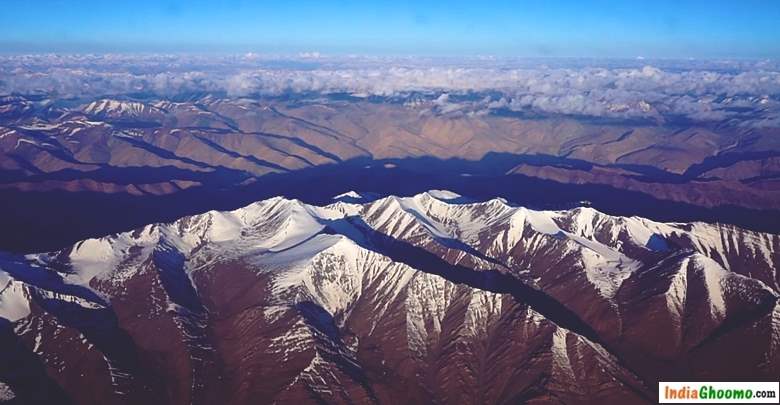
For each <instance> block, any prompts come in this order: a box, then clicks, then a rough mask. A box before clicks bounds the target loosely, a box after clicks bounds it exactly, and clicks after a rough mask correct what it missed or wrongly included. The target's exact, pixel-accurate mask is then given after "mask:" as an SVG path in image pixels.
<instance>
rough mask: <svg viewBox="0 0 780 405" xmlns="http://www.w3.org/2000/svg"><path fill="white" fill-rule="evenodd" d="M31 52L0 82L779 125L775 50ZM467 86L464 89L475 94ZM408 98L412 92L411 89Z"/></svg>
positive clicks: (10, 63) (10, 62) (63, 94)
mask: <svg viewBox="0 0 780 405" xmlns="http://www.w3.org/2000/svg"><path fill="white" fill-rule="evenodd" d="M312 54H315V53H311V54H309V53H307V54H306V55H299V56H298V57H296V58H281V57H265V56H260V55H255V54H247V55H240V56H219V57H216V56H166V55H152V56H128V55H85V56H67V55H66V56H60V55H33V56H6V57H0V94H8V93H21V94H46V95H50V96H51V97H57V98H95V97H114V96H126V95H133V94H153V95H156V96H159V97H176V96H179V95H182V94H191V93H200V92H213V93H224V94H226V95H227V96H229V97H262V96H277V95H283V94H309V95H311V94H314V95H327V94H333V93H349V94H352V95H355V96H358V97H368V96H379V97H394V98H398V97H412V96H414V97H417V98H419V97H422V98H423V100H426V98H427V103H426V102H422V103H419V104H420V105H428V106H429V107H430V108H432V109H433V110H435V111H437V112H439V113H445V114H451V113H458V112H461V113H485V112H489V111H495V110H507V111H515V112H523V113H543V114H569V115H578V116H591V117H610V118H646V119H662V118H663V117H683V118H687V119H690V120H695V121H723V120H729V119H732V120H738V121H739V123H740V124H749V125H760V126H778V124H779V123H780V118H779V117H780V68H779V66H778V65H777V63H775V62H768V61H754V62H745V61H741V62H740V61H737V62H734V61H648V60H632V61H625V60H624V61H610V60H601V61H599V60H511V59H500V60H497V59H493V58H489V57H485V58H473V59H468V60H448V59H436V60H434V59H424V58H366V57H341V58H329V57H326V56H323V55H320V54H316V55H317V57H316V58H314V57H312V56H311V55H312ZM467 96H468V97H467ZM407 101H408V100H407Z"/></svg>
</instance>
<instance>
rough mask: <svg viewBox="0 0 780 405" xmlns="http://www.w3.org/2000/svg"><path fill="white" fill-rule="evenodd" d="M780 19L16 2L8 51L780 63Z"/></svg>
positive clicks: (729, 7)
mask: <svg viewBox="0 0 780 405" xmlns="http://www.w3.org/2000/svg"><path fill="white" fill-rule="evenodd" d="M217 3H219V4H217ZM779 22H780V1H778V0H722V1H719V0H710V1H684V0H678V1H658V0H656V1H649V0H648V1H598V0H578V1H577V0H573V1H489V0H487V1H485V0H483V1H471V2H464V1H446V2H445V1H439V2H435V1H424V0H420V1H408V2H407V1H398V0H396V1H324V0H323V1H252V2H250V1H238V0H233V1H230V0H228V1H221V2H218V1H199V0H191V1H152V0H135V1H132V2H116V1H93V0H72V1H55V0H49V1H42V0H26V1H18V0H4V1H2V2H0V52H11V53H18V52H49V51H54V52H230V53H232V52H249V51H254V52H264V53H281V54H294V53H297V52H304V51H318V52H321V53H326V54H351V53H356V54H379V55H432V56H439V55H441V56H470V55H496V56H585V57H636V56H645V57H668V58H688V57H694V58H709V57H711V58H724V57H738V58H780V28H778V27H779V26H780V23H779Z"/></svg>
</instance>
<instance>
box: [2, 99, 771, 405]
mask: <svg viewBox="0 0 780 405" xmlns="http://www.w3.org/2000/svg"><path fill="white" fill-rule="evenodd" d="M93 107H94V108H93ZM90 108H91V109H92V110H100V109H101V108H103V105H102V104H95V105H94V106H92V107H90ZM169 108H170V107H168V106H158V107H154V108H150V109H146V108H142V107H138V108H135V107H132V108H131V110H132V111H133V112H134V113H135V112H139V113H140V114H143V115H145V116H146V115H147V114H148V116H149V117H151V116H154V115H155V114H157V113H158V111H161V110H163V109H164V110H168V109H169ZM312 108H314V107H312ZM320 108H322V107H317V109H320ZM113 111H115V110H113ZM123 111H129V110H127V109H125V110H123ZM264 111H267V114H282V113H280V112H274V111H273V110H272V109H269V110H264ZM163 116H164V114H163ZM334 120H335V118H334ZM85 122H86V121H85ZM284 122H287V123H288V125H301V127H300V128H304V127H305V128H308V129H307V130H308V131H310V132H309V133H310V134H311V137H312V138H313V139H315V138H316V139H321V140H322V141H323V142H324V140H325V139H326V138H327V137H330V136H331V135H332V137H333V142H337V139H336V138H338V137H339V135H337V134H335V133H331V132H329V130H326V129H322V128H320V127H311V126H309V125H312V124H305V125H304V124H303V123H301V121H297V120H295V119H285V120H284ZM307 122H308V120H307ZM295 123H298V124H295ZM103 125H106V124H95V125H94V127H91V129H90V128H84V129H82V130H81V131H84V135H83V136H107V135H101V131H102V130H99V128H101V127H102V126H103ZM111 125H112V126H113V125H115V124H111ZM231 125H232V124H231ZM58 128H59V127H58ZM96 128H97V129H96ZM300 130H301V131H303V129H300ZM13 131H21V132H24V131H25V130H23V129H22V130H17V129H15V130H13ZM30 131H31V132H24V133H25V134H28V135H24V136H28V137H29V136H30V135H29V133H37V132H40V131H39V130H35V131H33V130H30ZM36 131H37V132H36ZM57 131H62V129H57ZM161 131H162V130H161ZM78 132H80V131H77V133H76V134H75V136H78ZM323 132H324V133H323ZM9 134H10V135H9ZM315 134H318V135H315ZM327 134H330V135H327ZM6 136H11V137H16V136H18V135H13V133H7V134H6ZM111 136H112V137H113V138H111V139H112V140H111V141H110V142H109V143H115V144H116V145H117V148H112V149H109V150H105V152H106V154H104V155H100V154H98V153H97V152H96V151H93V153H95V154H94V155H90V153H88V152H87V151H84V152H83V155H78V153H74V154H72V155H67V156H80V157H79V158H78V161H79V162H83V161H84V160H85V158H84V157H86V156H103V158H104V160H111V159H113V157H111V156H114V155H113V153H115V152H116V151H118V150H119V149H118V147H119V145H120V144H123V143H124V144H129V145H123V146H122V147H123V148H126V150H127V151H133V152H134V153H151V152H149V150H150V147H149V146H145V147H134V146H132V145H134V144H133V143H132V142H135V139H144V141H138V142H144V145H148V141H147V140H146V139H152V138H151V137H152V135H149V134H146V135H143V136H138V137H135V136H133V135H123V136H117V135H116V134H114V135H111ZM147 136H148V137H150V138H145V137H147ZM204 136H205V135H204ZM169 137H170V138H169ZM174 137H175V135H173V134H170V133H168V134H167V135H166V136H165V137H162V136H161V138H159V139H163V138H166V139H172V138H174ZM181 137H182V138H179V139H185V138H186V139H188V140H189V141H188V142H197V141H196V140H195V139H196V137H197V136H196V135H192V134H187V135H185V134H184V132H182V135H181ZM4 138H5V137H4ZM247 138H249V137H247ZM257 138H258V139H257V140H255V141H258V142H260V141H259V139H263V138H262V137H260V136H258V137H257ZM628 138H630V136H629V137H628ZM14 139H28V138H14ZM77 139H78V138H77ZM125 139H128V140H129V139H133V141H132V142H130V141H126V140H125ZM204 139H205V138H204ZM250 139H254V138H250ZM36 140H37V142H39V147H38V149H39V150H40V151H45V150H48V149H47V148H48V147H46V146H43V145H41V144H42V143H43V142H44V141H43V139H41V138H36ZM4 141H5V139H4ZM338 141H339V142H341V140H338ZM253 142H254V141H253ZM280 142H286V141H282V140H280ZM311 142H313V141H311ZM21 143H22V144H24V143H25V142H21ZM63 144H64V143H63ZM207 144H208V143H207V142H203V145H207ZM307 144H310V141H307ZM350 145H352V148H354V149H349V147H346V146H345V148H346V149H344V150H348V151H351V152H343V153H353V152H354V153H355V154H359V153H360V152H359V151H360V147H361V142H359V141H358V140H355V142H354V143H351V144H350ZM61 146H62V145H61ZM389 146H390V145H388V147H389ZM24 147H25V148H26V147H27V146H24ZM55 148H58V147H57V146H55ZM204 148H206V146H204ZM171 149H175V148H174V147H173V146H171ZM304 149H305V150H307V151H308V153H310V155H307V156H309V157H310V158H312V159H314V158H315V156H320V157H321V158H322V159H325V158H326V157H325V155H323V154H321V153H320V154H319V155H318V154H316V153H314V151H312V150H311V149H309V148H306V147H302V149H301V150H299V151H300V152H301V153H304V152H303V150H304ZM57 150H60V149H57ZM152 150H156V149H152ZM41 153H43V152H41ZM222 154H224V152H222ZM158 155H162V154H161V153H158ZM50 156H56V155H55V154H52V155H50ZM168 156H169V158H170V159H171V160H176V161H177V162H178V163H179V164H181V165H182V167H185V166H186V165H185V163H186V162H184V161H182V160H181V159H183V158H181V157H179V158H175V159H174V158H171V157H170V155H168ZM109 157H111V158H109ZM54 160H55V159H54V158H52V159H51V160H49V162H53V161H54ZM61 161H62V162H67V160H66V159H64V156H63V159H61ZM117 161H119V160H117ZM239 161H242V159H241V158H236V159H235V160H234V161H233V162H234V163H236V164H237V162H239ZM284 161H285V162H293V161H297V162H300V160H296V159H294V158H291V159H289V160H284ZM40 162H43V160H41V161H40ZM193 162H196V161H195V160H194V159H193V161H192V162H189V163H188V164H190V165H191V166H186V167H189V170H193V171H197V170H201V169H203V170H206V169H207V168H203V167H200V166H198V165H197V164H195V163H193ZM197 162H202V160H198V161H197ZM244 162H245V163H246V164H247V165H249V164H250V163H249V162H250V160H248V159H247V160H244ZM281 162H282V160H280V161H279V162H278V163H281ZM69 164H72V165H74V166H78V165H81V164H82V163H78V164H77V163H74V162H70V163H69ZM36 167H39V166H36ZM257 167H260V166H259V165H257ZM258 170H259V169H258ZM7 231H8V232H10V231H11V230H7ZM779 252H780V236H778V235H776V234H771V233H761V232H757V231H751V230H746V229H742V228H739V227H736V226H733V225H726V224H709V223H703V222H691V223H683V222H657V221H653V220H650V219H646V218H642V217H639V216H613V215H607V214H605V213H602V212H600V211H598V210H596V209H594V208H591V207H587V206H578V207H572V208H569V209H558V210H544V209H531V208H527V207H524V206H519V205H516V204H513V203H511V202H509V201H507V200H505V199H501V198H493V199H487V200H476V199H473V198H470V197H468V196H463V195H460V194H457V193H454V192H451V191H441V190H432V191H427V192H423V193H419V194H416V195H413V196H409V197H400V196H392V195H391V196H381V195H378V194H376V193H361V192H348V193H344V194H341V195H338V196H336V197H335V198H334V199H333V200H331V201H330V202H328V203H327V204H319V205H313V204H307V203H304V202H302V201H300V200H296V199H290V198H284V197H273V198H270V199H265V200H261V201H257V202H254V203H251V204H249V205H246V206H244V207H241V208H238V209H235V210H230V211H208V212H205V213H200V214H196V215H190V216H184V217H182V218H179V219H176V220H175V221H171V222H166V223H153V224H149V225H145V226H140V227H138V228H137V229H134V230H132V231H127V232H121V233H116V234H111V235H109V236H103V237H99V238H91V239H86V240H82V241H79V242H77V243H75V244H73V245H72V246H68V247H66V248H63V249H58V250H54V251H51V252H47V253H29V254H18V253H5V254H3V255H2V257H0V318H2V319H0V321H1V322H0V341H1V342H2V345H3V347H4V348H6V350H3V351H2V352H0V356H2V357H3V359H2V361H0V398H2V400H4V401H5V402H6V403H51V402H52V401H55V402H56V403H62V404H66V403H78V404H137V403H143V402H149V403H166V404H190V403H192V404H210V403H225V404H245V403H272V402H278V403H282V402H293V401H297V402H318V403H355V402H359V403H431V402H440V403H518V402H525V403H612V402H620V403H654V402H655V400H656V396H655V393H656V390H657V386H656V384H657V381H659V380H660V381H675V380H720V379H725V380H756V379H773V378H776V377H777V375H780V357H779V356H780V350H778V348H780V303H778V294H780V274H779V273H778V272H777V269H778V267H780V266H778V265H779V264H780V253H779ZM8 348H11V349H8ZM47 401H48V402H47Z"/></svg>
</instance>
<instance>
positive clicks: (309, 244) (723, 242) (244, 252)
mask: <svg viewBox="0 0 780 405" xmlns="http://www.w3.org/2000/svg"><path fill="white" fill-rule="evenodd" d="M360 196H361V195H360V194H357V193H345V194H343V195H341V196H338V197H337V198H336V202H334V203H332V204H329V205H326V206H321V207H320V206H314V205H309V204H305V203H303V202H301V201H298V200H290V199H286V198H282V197H275V198H271V199H268V200H264V201H259V202H256V203H253V204H250V205H248V206H246V207H243V208H239V209H236V210H234V211H229V212H218V211H210V212H206V213H204V214H200V215H194V216H190V217H185V218H182V219H179V220H177V221H175V222H173V223H169V224H153V225H148V226H146V227H144V228H141V229H139V230H135V231H131V232H125V233H121V234H116V235H110V236H106V237H103V238H98V239H89V240H85V241H82V242H79V243H77V244H76V245H74V246H73V247H72V248H71V249H66V250H64V251H62V252H54V253H48V254H35V255H28V256H27V257H26V260H28V261H30V262H31V263H35V264H36V265H40V266H43V267H51V268H55V266H53V264H54V263H55V262H62V261H65V262H66V263H67V266H66V267H67V268H68V269H69V270H68V271H67V272H66V273H63V274H62V278H63V280H64V282H66V283H69V284H74V285H80V286H85V287H89V286H90V285H91V284H92V283H93V282H94V281H95V280H101V281H102V282H109V283H111V284H114V285H121V284H122V282H123V281H124V280H127V279H128V278H130V277H132V276H133V275H134V274H135V273H136V272H138V271H140V269H142V268H143V266H144V265H145V264H146V263H148V262H149V260H150V258H151V257H152V254H153V252H154V251H155V250H156V249H161V247H164V248H165V249H168V248H172V249H175V250H176V251H179V252H180V253H181V254H182V255H184V257H186V264H185V265H186V268H187V271H196V270H198V269H201V268H206V267H208V266H209V265H210V264H211V263H214V262H215V261H226V260H233V259H235V258H239V257H244V258H246V257H248V256H251V257H256V258H259V260H260V261H265V262H267V261H268V260H271V261H273V260H277V259H279V260H281V259H282V258H285V257H287V259H285V260H288V259H289V258H290V256H289V255H290V254H292V253H295V252H304V253H306V252H308V253H311V254H308V253H306V254H302V255H300V258H302V259H301V260H308V257H310V256H312V255H315V254H316V253H317V252H319V251H321V250H325V249H327V248H329V247H328V246H325V245H317V244H316V243H315V242H317V241H318V240H320V239H317V236H318V235H321V234H325V233H329V234H332V233H333V232H334V229H335V232H336V233H342V236H341V238H347V240H349V238H358V239H359V237H357V236H355V235H356V231H344V229H346V228H344V227H345V226H346V227H349V226H352V225H344V224H352V223H354V222H355V220H359V222H361V223H363V224H364V225H363V226H368V227H370V228H372V229H373V230H374V231H376V232H379V233H381V234H384V235H387V236H389V237H392V238H395V239H399V240H403V241H408V242H412V243H413V244H415V245H418V246H420V247H421V248H424V249H427V250H432V251H436V252H445V253H444V254H446V252H453V254H456V255H457V257H458V259H457V261H460V260H463V259H464V258H467V257H471V258H472V259H473V261H475V262H476V263H482V264H481V266H482V267H481V268H484V269H488V268H495V266H496V263H500V264H501V265H502V266H504V267H505V271H510V272H516V273H518V274H519V273H522V272H524V271H526V269H523V268H519V267H518V268H514V267H513V263H518V262H523V261H524V260H525V261H527V259H528V260H530V259H529V258H532V259H535V258H537V257H539V255H541V254H546V255H552V256H570V257H573V258H574V259H573V260H574V263H575V264H574V265H575V266H577V267H579V268H580V269H581V271H582V272H583V274H584V276H585V277H586V278H587V280H588V281H589V282H590V283H591V284H592V286H593V288H594V289H595V290H596V291H598V292H599V294H600V295H601V296H603V297H604V298H606V299H611V298H612V297H614V296H615V294H616V293H617V291H618V290H619V289H620V287H621V285H622V284H623V282H624V281H625V280H626V279H627V278H629V277H630V276H631V275H632V274H633V272H635V271H636V270H637V269H639V268H641V267H643V266H646V265H648V263H646V259H645V257H644V256H643V255H644V254H638V253H637V252H639V253H641V252H646V254H647V255H650V256H652V255H654V254H655V255H663V254H664V252H665V251H666V250H668V249H671V246H672V245H673V244H676V245H677V246H676V248H677V249H688V250H691V251H692V252H698V253H700V254H701V255H703V256H705V257H707V258H709V259H711V260H709V261H708V262H707V263H708V264H707V268H708V269H712V270H708V271H707V273H706V274H708V275H710V274H712V275H716V274H721V273H720V271H721V270H722V271H736V270H738V266H740V265H742V264H741V263H743V262H744V261H746V260H750V261H752V263H754V264H753V266H754V267H756V268H763V269H767V270H766V271H767V272H769V275H768V277H769V278H767V277H764V278H765V279H764V280H762V282H764V283H765V284H766V285H767V286H769V288H772V289H774V290H775V291H777V285H776V284H777V282H776V279H777V277H776V274H777V273H776V269H775V268H774V263H775V262H776V261H777V260H778V256H777V252H778V251H780V247H779V246H780V239H779V238H778V236H777V235H769V234H761V233H757V232H750V231H744V230H741V229H738V228H733V227H723V226H719V225H710V224H704V223H696V224H676V223H660V222H654V221H650V220H647V219H643V218H639V217H630V218H627V217H615V216H610V215H606V214H603V213H601V212H599V211H597V210H595V209H592V208H576V209H573V210H566V211H545V210H531V209H527V208H525V207H516V206H512V205H510V204H508V203H507V202H506V201H505V200H503V199H493V200H489V201H485V202H463V201H468V200H467V199H464V198H463V197H462V196H460V195H457V194H456V193H452V192H448V191H431V192H425V193H421V194H418V195H415V196H411V197H395V196H389V197H384V198H379V199H376V200H374V201H370V202H366V203H350V202H345V201H343V199H344V197H360ZM339 221H341V222H339ZM350 221H351V222H350ZM339 224H341V225H339ZM336 228H338V229H336ZM344 232H346V233H344ZM350 232H352V233H350ZM353 242H355V245H356V246H358V245H360V244H361V243H363V241H360V240H355V241H353ZM274 255H277V256H278V257H277V258H276V259H273V258H272V257H271V256H274ZM740 255H742V256H740ZM277 261H278V260H277ZM57 268H59V269H61V268H62V266H59V267H57ZM2 269H3V264H2V263H1V262H0V270H2ZM57 271H60V272H61V271H62V270H57ZM772 276H774V278H771V277H772ZM9 277H10V276H9ZM708 277H710V276H708ZM713 277H714V276H713ZM718 277H720V276H718ZM711 278H712V277H710V279H711ZM0 281H2V280H0ZM6 284H7V282H6ZM711 284H712V285H713V286H715V284H716V283H714V282H713V283H711ZM712 296H713V297H717V296H719V293H718V292H717V291H714V290H713V291H712ZM9 297H10V295H9ZM8 300H10V301H8V302H12V301H13V300H12V299H11V298H8ZM8 305H11V304H8ZM720 306H721V305H720V304H719V303H718V302H713V311H714V312H720V311H721V308H720ZM8 308H17V307H16V306H14V305H11V306H8ZM9 311H11V310H10V309H9ZM14 313H19V312H18V311H16V310H15V309H14Z"/></svg>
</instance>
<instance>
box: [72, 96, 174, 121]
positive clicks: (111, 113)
mask: <svg viewBox="0 0 780 405" xmlns="http://www.w3.org/2000/svg"><path fill="white" fill-rule="evenodd" d="M82 111H83V112H85V113H86V114H90V115H101V116H108V117H121V116H133V117H138V116H141V115H144V114H160V113H163V112H164V110H162V109H161V108H159V107H156V106H151V105H147V104H144V103H140V102H137V101H123V100H113V99H102V100H97V101H93V102H91V103H89V104H87V105H85V106H84V107H82Z"/></svg>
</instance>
